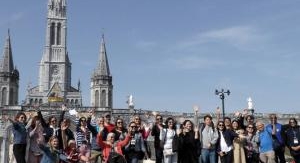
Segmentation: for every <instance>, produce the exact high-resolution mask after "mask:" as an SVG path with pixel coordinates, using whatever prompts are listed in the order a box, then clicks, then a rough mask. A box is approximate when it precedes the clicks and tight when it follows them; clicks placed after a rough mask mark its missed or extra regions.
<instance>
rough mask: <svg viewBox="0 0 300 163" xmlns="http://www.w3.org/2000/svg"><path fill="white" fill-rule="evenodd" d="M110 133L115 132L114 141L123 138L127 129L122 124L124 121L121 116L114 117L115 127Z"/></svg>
mask: <svg viewBox="0 0 300 163" xmlns="http://www.w3.org/2000/svg"><path fill="white" fill-rule="evenodd" d="M112 133H114V134H115V141H117V140H124V139H125V136H126V133H127V130H126V128H125V126H124V121H123V119H122V118H117V119H116V122H115V128H114V129H113V130H112Z"/></svg>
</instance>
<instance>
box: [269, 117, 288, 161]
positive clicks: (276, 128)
mask: <svg viewBox="0 0 300 163" xmlns="http://www.w3.org/2000/svg"><path fill="white" fill-rule="evenodd" d="M269 118H270V124H268V125H267V126H266V128H267V130H268V131H271V133H272V137H273V139H277V140H278V141H279V143H280V147H279V148H278V149H273V150H274V151H275V161H276V163H285V162H286V161H285V158H284V150H285V145H284V141H283V138H282V136H281V134H282V132H283V128H282V125H281V124H280V123H278V122H277V116H276V114H270V116H269ZM278 160H279V161H278Z"/></svg>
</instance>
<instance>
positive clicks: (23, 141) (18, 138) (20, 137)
mask: <svg viewBox="0 0 300 163" xmlns="http://www.w3.org/2000/svg"><path fill="white" fill-rule="evenodd" d="M5 119H6V120H9V121H10V122H11V123H12V125H13V135H14V140H13V154H14V156H15V159H16V162H17V163H25V162H26V161H25V155H26V145H27V134H28V133H27V129H26V120H27V118H26V115H25V113H23V112H19V113H17V115H16V116H15V118H14V120H12V119H11V118H9V116H5Z"/></svg>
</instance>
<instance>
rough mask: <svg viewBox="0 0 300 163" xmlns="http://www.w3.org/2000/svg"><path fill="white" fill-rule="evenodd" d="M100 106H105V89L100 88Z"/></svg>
mask: <svg viewBox="0 0 300 163" xmlns="http://www.w3.org/2000/svg"><path fill="white" fill-rule="evenodd" d="M100 98H101V99H100V107H103V108H104V107H106V91H105V90H102V91H101V96H100Z"/></svg>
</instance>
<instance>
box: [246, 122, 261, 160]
mask: <svg viewBox="0 0 300 163" xmlns="http://www.w3.org/2000/svg"><path fill="white" fill-rule="evenodd" d="M253 124H254V123H252V124H251V123H249V124H248V125H247V127H246V130H247V132H246V144H245V147H244V148H245V154H246V162H247V163H259V151H258V144H257V143H258V141H259V140H258V139H259V137H258V135H257V134H256V131H255V128H254V125H253Z"/></svg>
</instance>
